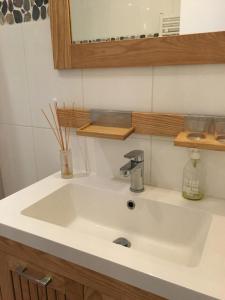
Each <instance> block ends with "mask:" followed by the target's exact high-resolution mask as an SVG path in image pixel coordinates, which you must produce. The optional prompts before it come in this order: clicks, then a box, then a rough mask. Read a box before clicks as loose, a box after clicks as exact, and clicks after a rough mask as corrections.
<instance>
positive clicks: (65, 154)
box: [60, 149, 73, 179]
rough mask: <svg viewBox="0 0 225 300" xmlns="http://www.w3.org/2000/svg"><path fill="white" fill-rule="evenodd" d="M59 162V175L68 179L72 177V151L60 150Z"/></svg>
mask: <svg viewBox="0 0 225 300" xmlns="http://www.w3.org/2000/svg"><path fill="white" fill-rule="evenodd" d="M60 162H61V176H62V178H65V179H69V178H72V177H73V160H72V151H71V149H69V150H60Z"/></svg>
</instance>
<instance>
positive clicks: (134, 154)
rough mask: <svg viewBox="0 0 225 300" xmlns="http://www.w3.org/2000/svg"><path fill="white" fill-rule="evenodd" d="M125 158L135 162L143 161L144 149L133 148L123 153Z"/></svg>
mask: <svg viewBox="0 0 225 300" xmlns="http://www.w3.org/2000/svg"><path fill="white" fill-rule="evenodd" d="M124 157H125V158H128V159H131V160H133V161H135V162H142V161H144V151H142V150H133V151H131V152H129V153H127V154H125V155H124Z"/></svg>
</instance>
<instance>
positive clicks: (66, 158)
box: [42, 101, 73, 179]
mask: <svg viewBox="0 0 225 300" xmlns="http://www.w3.org/2000/svg"><path fill="white" fill-rule="evenodd" d="M49 108H50V112H51V119H52V120H51V119H50V118H49V117H48V116H47V115H46V113H45V112H44V111H43V110H42V112H43V114H44V116H45V118H46V120H47V122H48V124H49V126H50V127H51V130H52V132H53V134H54V136H55V138H56V140H57V142H58V144H59V147H60V166H61V176H62V178H65V179H69V178H72V177H73V163H72V151H71V149H70V135H71V131H70V127H71V126H68V127H64V128H62V127H61V125H60V122H59V119H58V114H57V109H58V107H57V102H56V101H54V105H53V106H52V105H51V104H49ZM64 109H66V107H65V104H64ZM69 121H70V120H69ZM69 124H70V122H69Z"/></svg>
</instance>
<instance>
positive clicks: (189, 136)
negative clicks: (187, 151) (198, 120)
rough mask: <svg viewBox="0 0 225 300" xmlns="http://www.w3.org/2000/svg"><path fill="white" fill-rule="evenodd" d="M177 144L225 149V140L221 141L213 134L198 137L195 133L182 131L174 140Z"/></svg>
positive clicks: (189, 146)
mask: <svg viewBox="0 0 225 300" xmlns="http://www.w3.org/2000/svg"><path fill="white" fill-rule="evenodd" d="M174 144H175V146H180V147H186V148H196V149H205V150H215V151H225V142H224V143H223V142H220V141H219V140H218V139H217V138H216V136H215V135H213V134H203V135H202V138H200V137H199V138H198V136H197V135H195V134H194V133H191V132H188V131H184V132H180V133H179V134H178V136H177V137H176V138H175V140H174Z"/></svg>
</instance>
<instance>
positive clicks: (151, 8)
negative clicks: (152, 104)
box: [71, 0, 225, 43]
mask: <svg viewBox="0 0 225 300" xmlns="http://www.w3.org/2000/svg"><path fill="white" fill-rule="evenodd" d="M71 20H72V36H73V41H74V42H75V43H96V42H106V41H114V40H127V39H142V38H152V37H161V36H171V35H179V34H189V33H201V32H210V31H221V30H225V1H224V0H71Z"/></svg>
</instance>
